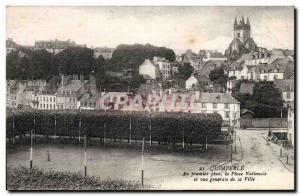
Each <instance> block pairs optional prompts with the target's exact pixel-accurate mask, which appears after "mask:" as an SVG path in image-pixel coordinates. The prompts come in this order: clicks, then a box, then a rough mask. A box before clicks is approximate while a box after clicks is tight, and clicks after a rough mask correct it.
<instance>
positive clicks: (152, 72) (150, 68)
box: [139, 59, 161, 80]
mask: <svg viewBox="0 0 300 196" xmlns="http://www.w3.org/2000/svg"><path fill="white" fill-rule="evenodd" d="M139 74H140V75H142V76H143V77H144V78H145V79H147V80H157V79H160V78H161V73H160V69H159V67H158V65H156V64H154V63H152V62H151V61H150V60H149V59H145V62H144V63H143V64H141V65H140V67H139Z"/></svg>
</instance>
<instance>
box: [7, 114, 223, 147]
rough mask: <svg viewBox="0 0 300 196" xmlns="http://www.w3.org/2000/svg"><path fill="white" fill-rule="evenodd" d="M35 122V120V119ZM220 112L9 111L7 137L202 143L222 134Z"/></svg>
mask: <svg viewBox="0 0 300 196" xmlns="http://www.w3.org/2000/svg"><path fill="white" fill-rule="evenodd" d="M34 122H35V123H34ZM222 122H223V120H222V117H221V116H220V115H219V114H192V113H178V112H177V113H164V112H155V113H151V114H150V113H148V112H117V111H110V112H104V111H81V113H79V112H75V111H55V112H54V111H37V112H32V111H18V112H17V113H13V114H12V113H10V112H8V114H7V117H6V123H7V126H6V127H7V129H6V131H7V134H6V135H7V137H13V138H14V137H15V136H16V135H20V136H21V135H23V134H25V133H30V130H35V131H36V132H35V134H41V135H55V136H69V137H78V136H79V135H80V136H81V137H82V136H84V135H87V137H95V138H100V139H101V138H102V139H104V140H105V138H106V139H107V138H109V139H114V140H116V139H128V140H130V139H132V140H140V139H141V138H145V140H147V141H149V140H152V141H159V142H168V143H173V144H174V143H181V142H182V141H183V140H184V141H185V142H192V143H201V142H203V140H205V139H208V140H212V139H215V138H216V137H218V136H219V134H220V132H221V127H222Z"/></svg>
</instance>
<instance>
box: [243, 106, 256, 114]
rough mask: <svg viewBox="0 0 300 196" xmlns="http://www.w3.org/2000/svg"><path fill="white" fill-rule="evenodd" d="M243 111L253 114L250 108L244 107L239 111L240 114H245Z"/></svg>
mask: <svg viewBox="0 0 300 196" xmlns="http://www.w3.org/2000/svg"><path fill="white" fill-rule="evenodd" d="M245 113H251V114H253V115H255V114H254V112H252V111H251V110H248V109H246V108H245V109H242V111H241V114H245Z"/></svg>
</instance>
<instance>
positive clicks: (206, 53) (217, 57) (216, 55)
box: [200, 50, 227, 62]
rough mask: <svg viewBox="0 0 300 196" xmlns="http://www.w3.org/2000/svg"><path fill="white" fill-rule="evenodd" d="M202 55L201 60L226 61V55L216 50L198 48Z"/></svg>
mask: <svg viewBox="0 0 300 196" xmlns="http://www.w3.org/2000/svg"><path fill="white" fill-rule="evenodd" d="M200 52H201V55H203V56H202V60H203V61H204V62H206V61H220V62H224V61H227V57H226V56H224V55H223V54H222V53H221V52H218V51H217V50H200Z"/></svg>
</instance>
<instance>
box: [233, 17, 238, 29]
mask: <svg viewBox="0 0 300 196" xmlns="http://www.w3.org/2000/svg"><path fill="white" fill-rule="evenodd" d="M237 26H238V23H237V21H236V18H234V25H233V30H236V28H237Z"/></svg>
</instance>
